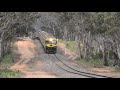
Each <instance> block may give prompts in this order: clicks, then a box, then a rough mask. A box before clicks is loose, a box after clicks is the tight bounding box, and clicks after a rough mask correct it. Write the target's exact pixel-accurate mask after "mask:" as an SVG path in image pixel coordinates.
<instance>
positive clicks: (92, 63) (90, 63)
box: [80, 59, 104, 68]
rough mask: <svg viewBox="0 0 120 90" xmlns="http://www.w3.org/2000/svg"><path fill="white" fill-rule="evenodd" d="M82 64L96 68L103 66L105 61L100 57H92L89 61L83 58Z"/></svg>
mask: <svg viewBox="0 0 120 90" xmlns="http://www.w3.org/2000/svg"><path fill="white" fill-rule="evenodd" d="M80 64H82V65H87V66H91V67H94V68H103V67H104V65H103V62H102V61H100V60H98V59H95V60H93V59H92V60H88V61H87V60H83V59H81V60H80Z"/></svg>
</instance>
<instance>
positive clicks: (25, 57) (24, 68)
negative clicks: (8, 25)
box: [10, 38, 56, 78]
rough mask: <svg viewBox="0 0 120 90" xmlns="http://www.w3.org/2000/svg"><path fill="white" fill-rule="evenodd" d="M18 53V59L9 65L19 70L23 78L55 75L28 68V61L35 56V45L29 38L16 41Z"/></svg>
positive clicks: (12, 68)
mask: <svg viewBox="0 0 120 90" xmlns="http://www.w3.org/2000/svg"><path fill="white" fill-rule="evenodd" d="M16 45H17V47H18V53H19V54H21V57H20V60H19V61H18V62H17V63H16V64H15V65H13V66H12V67H10V69H11V70H19V71H20V72H21V73H22V74H23V78H54V77H56V76H54V75H50V74H49V73H47V72H44V71H40V70H39V71H37V70H36V71H33V70H31V69H30V68H29V65H28V63H29V62H30V61H31V60H32V58H34V57H35V54H36V52H35V48H36V45H35V44H34V43H33V41H32V40H31V39H29V38H25V40H24V41H18V42H16Z"/></svg>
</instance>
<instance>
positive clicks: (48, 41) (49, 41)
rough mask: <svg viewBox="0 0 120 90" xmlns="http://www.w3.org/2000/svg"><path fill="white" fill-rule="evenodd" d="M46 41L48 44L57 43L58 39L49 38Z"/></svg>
mask: <svg viewBox="0 0 120 90" xmlns="http://www.w3.org/2000/svg"><path fill="white" fill-rule="evenodd" d="M45 43H46V44H57V41H56V40H47V41H46V42H45Z"/></svg>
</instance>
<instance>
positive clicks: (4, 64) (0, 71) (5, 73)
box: [0, 53, 20, 78]
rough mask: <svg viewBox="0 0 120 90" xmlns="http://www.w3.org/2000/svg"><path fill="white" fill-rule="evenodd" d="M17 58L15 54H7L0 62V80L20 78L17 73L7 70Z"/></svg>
mask: <svg viewBox="0 0 120 90" xmlns="http://www.w3.org/2000/svg"><path fill="white" fill-rule="evenodd" d="M16 58H17V54H13V53H11V54H7V55H5V56H4V57H3V58H2V60H1V62H0V78H20V73H19V72H18V71H12V70H9V69H7V68H8V67H10V66H12V65H13V64H14V63H15V62H14V59H16Z"/></svg>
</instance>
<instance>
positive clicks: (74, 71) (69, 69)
mask: <svg viewBox="0 0 120 90" xmlns="http://www.w3.org/2000/svg"><path fill="white" fill-rule="evenodd" d="M38 40H39V41H40V43H41V44H42V42H41V40H40V38H38ZM42 46H43V44H42ZM43 49H44V46H43ZM44 50H45V49H44ZM47 55H48V56H49V58H50V60H51V61H52V62H53V63H54V64H55V65H56V66H58V67H59V68H60V69H62V70H64V71H66V72H68V73H71V74H77V75H81V76H85V77H88V78H113V77H108V76H103V75H98V74H93V73H88V72H83V71H79V70H77V69H74V68H72V67H71V66H69V65H67V64H66V63H65V62H63V61H62V60H61V59H59V58H58V57H57V55H56V54H53V55H50V54H47ZM56 61H57V62H58V61H59V63H61V64H63V65H60V64H58V63H57V62H56ZM63 66H64V67H63Z"/></svg>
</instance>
